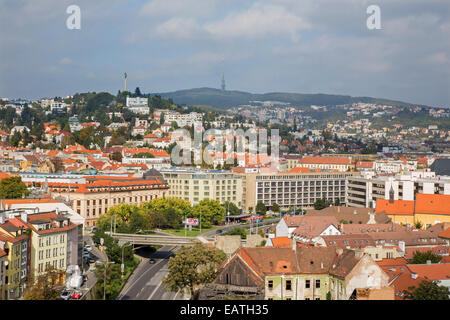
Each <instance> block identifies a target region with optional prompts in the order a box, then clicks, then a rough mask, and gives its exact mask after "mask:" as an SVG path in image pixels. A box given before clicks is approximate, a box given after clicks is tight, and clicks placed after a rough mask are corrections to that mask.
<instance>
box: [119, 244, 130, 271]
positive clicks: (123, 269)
mask: <svg viewBox="0 0 450 320" xmlns="http://www.w3.org/2000/svg"><path fill="white" fill-rule="evenodd" d="M129 244H130V242H125V243H124V244H123V245H122V265H121V271H122V277H123V274H124V272H125V263H124V262H123V252H124V249H125V246H127V245H129Z"/></svg>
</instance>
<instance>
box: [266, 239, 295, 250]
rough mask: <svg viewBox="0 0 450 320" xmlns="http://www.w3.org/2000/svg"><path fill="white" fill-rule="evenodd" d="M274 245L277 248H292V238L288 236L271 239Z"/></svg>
mask: <svg viewBox="0 0 450 320" xmlns="http://www.w3.org/2000/svg"><path fill="white" fill-rule="evenodd" d="M271 241H272V244H273V246H274V247H277V248H290V247H291V239H289V238H288V237H276V238H273V239H271Z"/></svg>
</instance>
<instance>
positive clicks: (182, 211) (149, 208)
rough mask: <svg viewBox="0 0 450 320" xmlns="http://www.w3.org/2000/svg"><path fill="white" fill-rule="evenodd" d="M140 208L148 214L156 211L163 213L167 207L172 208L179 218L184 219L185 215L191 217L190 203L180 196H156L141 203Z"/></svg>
mask: <svg viewBox="0 0 450 320" xmlns="http://www.w3.org/2000/svg"><path fill="white" fill-rule="evenodd" d="M141 208H142V209H143V210H144V212H146V213H147V214H149V215H154V214H155V213H157V212H158V213H160V214H165V213H167V212H168V209H170V208H173V209H174V210H175V213H176V214H177V215H178V216H179V217H180V218H181V219H184V217H185V216H186V218H192V217H193V215H192V207H191V203H190V202H189V201H187V200H184V199H180V198H172V197H168V198H156V199H153V200H152V201H149V202H144V203H142V204H141Z"/></svg>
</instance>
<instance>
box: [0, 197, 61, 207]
mask: <svg viewBox="0 0 450 320" xmlns="http://www.w3.org/2000/svg"><path fill="white" fill-rule="evenodd" d="M1 201H2V205H3V207H6V205H8V206H9V207H11V205H13V204H30V203H59V202H60V201H58V200H55V199H6V200H1Z"/></svg>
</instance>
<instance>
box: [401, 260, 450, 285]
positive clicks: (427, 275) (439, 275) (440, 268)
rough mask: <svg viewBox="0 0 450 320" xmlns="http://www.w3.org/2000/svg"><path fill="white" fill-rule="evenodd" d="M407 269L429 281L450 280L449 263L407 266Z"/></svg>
mask: <svg viewBox="0 0 450 320" xmlns="http://www.w3.org/2000/svg"><path fill="white" fill-rule="evenodd" d="M408 268H409V269H410V270H411V271H412V272H414V273H416V274H417V275H418V276H419V277H422V278H424V279H426V280H429V281H431V280H448V279H450V263H432V264H431V265H427V264H408Z"/></svg>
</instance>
